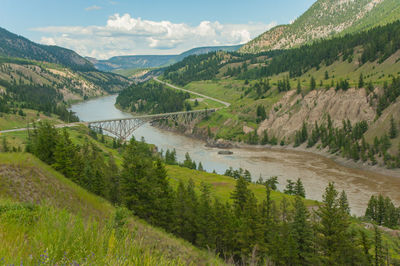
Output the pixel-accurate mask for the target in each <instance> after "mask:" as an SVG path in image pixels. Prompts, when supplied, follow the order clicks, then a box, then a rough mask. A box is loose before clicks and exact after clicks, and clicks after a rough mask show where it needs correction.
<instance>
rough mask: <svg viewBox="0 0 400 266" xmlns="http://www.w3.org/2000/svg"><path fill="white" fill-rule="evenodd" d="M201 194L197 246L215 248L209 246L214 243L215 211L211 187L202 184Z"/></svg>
mask: <svg viewBox="0 0 400 266" xmlns="http://www.w3.org/2000/svg"><path fill="white" fill-rule="evenodd" d="M200 191H201V194H200V198H199V205H198V206H199V207H198V213H197V225H198V228H197V236H196V244H197V245H198V246H200V247H203V248H206V247H209V248H213V247H211V246H209V243H214V241H213V240H212V239H213V238H214V232H213V229H214V228H213V224H212V221H213V213H212V212H213V210H212V202H211V192H210V187H209V185H207V184H205V183H202V184H201V188H200Z"/></svg>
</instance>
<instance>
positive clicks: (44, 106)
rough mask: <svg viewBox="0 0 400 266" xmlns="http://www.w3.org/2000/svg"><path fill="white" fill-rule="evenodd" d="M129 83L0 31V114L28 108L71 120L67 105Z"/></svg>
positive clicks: (51, 48) (53, 49)
mask: <svg viewBox="0 0 400 266" xmlns="http://www.w3.org/2000/svg"><path fill="white" fill-rule="evenodd" d="M129 84H130V81H129V80H128V79H127V78H125V77H123V76H121V75H117V74H114V73H108V72H101V71H99V70H97V69H96V68H95V67H94V66H93V64H92V63H90V62H89V61H88V60H86V59H85V58H83V57H81V56H80V55H78V54H77V53H75V52H74V51H71V50H68V49H65V48H61V47H57V46H47V45H41V44H37V43H34V42H32V41H30V40H28V39H26V38H24V37H22V36H18V35H16V34H13V33H11V32H9V31H7V30H5V29H2V28H0V91H1V92H2V93H1V94H2V95H1V96H0V111H1V112H4V113H12V112H15V111H16V110H18V109H17V108H29V109H34V110H37V111H43V112H46V113H48V114H50V113H53V114H57V115H59V116H60V118H61V119H63V120H65V121H71V118H72V117H71V114H70V113H69V112H67V110H66V105H67V103H68V102H70V101H77V100H84V99H87V98H91V97H96V96H101V95H105V94H108V93H113V92H117V91H120V90H122V89H123V88H124V87H127V86H128V85H129ZM73 120H74V119H73Z"/></svg>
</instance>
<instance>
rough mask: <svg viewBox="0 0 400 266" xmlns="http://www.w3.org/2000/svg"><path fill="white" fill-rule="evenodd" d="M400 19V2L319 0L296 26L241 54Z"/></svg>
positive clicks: (246, 47)
mask: <svg viewBox="0 0 400 266" xmlns="http://www.w3.org/2000/svg"><path fill="white" fill-rule="evenodd" d="M398 19H400V1H398V0H340V1H338V0H318V1H316V2H315V3H314V4H313V5H312V6H311V7H310V8H309V9H308V10H307V11H306V12H305V13H304V14H303V15H301V16H300V17H299V18H298V19H296V20H295V21H294V22H293V23H292V24H289V25H280V26H277V27H275V28H273V29H271V30H269V31H267V32H265V33H263V34H261V35H260V36H258V37H257V38H255V39H254V40H252V41H250V42H249V43H247V44H246V45H244V46H243V47H242V48H241V49H240V50H239V51H240V52H243V53H258V52H263V51H268V50H274V49H287V48H291V47H295V46H300V45H301V44H305V43H310V42H312V41H313V40H316V39H321V38H327V37H332V36H336V35H340V34H342V35H343V34H345V33H355V32H359V31H364V30H368V29H371V28H373V27H376V26H380V25H385V24H388V23H390V22H394V21H396V20H398Z"/></svg>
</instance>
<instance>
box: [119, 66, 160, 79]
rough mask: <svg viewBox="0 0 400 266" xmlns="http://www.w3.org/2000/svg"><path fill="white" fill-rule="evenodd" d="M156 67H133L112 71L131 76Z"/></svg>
mask: <svg viewBox="0 0 400 266" xmlns="http://www.w3.org/2000/svg"><path fill="white" fill-rule="evenodd" d="M153 69H156V68H132V69H115V70H113V71H112V72H113V73H116V74H119V75H122V76H124V77H127V78H130V77H132V76H135V75H137V74H140V73H143V72H148V71H151V70H153Z"/></svg>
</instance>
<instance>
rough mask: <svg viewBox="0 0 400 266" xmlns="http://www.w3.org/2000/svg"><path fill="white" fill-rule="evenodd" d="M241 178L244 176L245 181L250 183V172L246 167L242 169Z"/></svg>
mask: <svg viewBox="0 0 400 266" xmlns="http://www.w3.org/2000/svg"><path fill="white" fill-rule="evenodd" d="M243 178H244V179H245V180H246V181H247V182H249V183H251V174H250V172H249V170H247V169H246V170H245V171H244V174H243Z"/></svg>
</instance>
